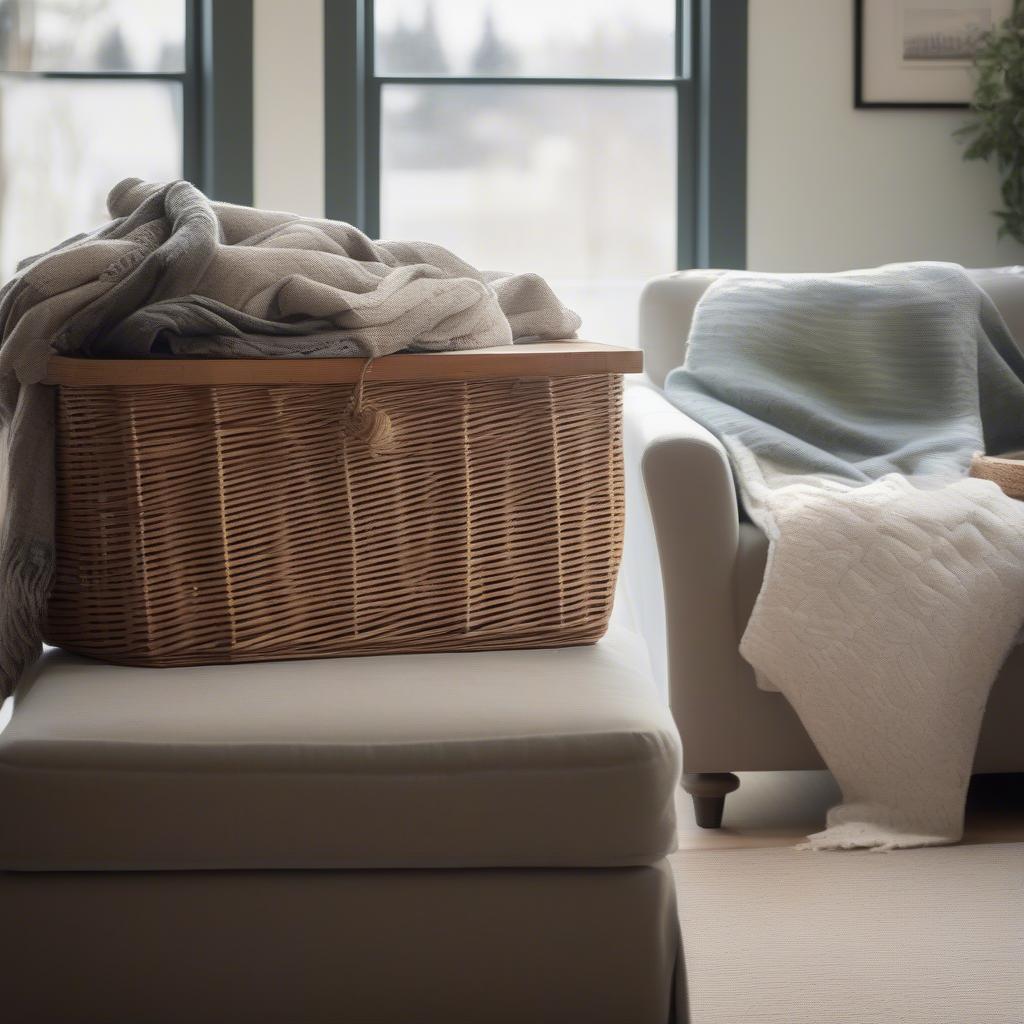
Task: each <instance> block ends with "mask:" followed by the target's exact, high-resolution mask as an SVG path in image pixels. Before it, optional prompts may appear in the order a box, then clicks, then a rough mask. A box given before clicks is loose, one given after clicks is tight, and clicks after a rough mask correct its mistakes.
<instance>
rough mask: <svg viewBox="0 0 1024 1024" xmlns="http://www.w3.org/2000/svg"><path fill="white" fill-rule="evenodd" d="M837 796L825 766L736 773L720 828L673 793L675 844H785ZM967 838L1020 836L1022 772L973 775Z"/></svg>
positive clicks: (815, 826)
mask: <svg viewBox="0 0 1024 1024" xmlns="http://www.w3.org/2000/svg"><path fill="white" fill-rule="evenodd" d="M838 800H839V790H838V789H837V788H836V785H835V783H834V782H833V780H832V777H831V776H830V775H829V774H828V773H827V772H757V773H752V774H743V775H740V788H739V789H738V790H736V792H735V793H731V794H730V795H729V796H728V797H727V798H726V801H725V818H724V821H723V823H722V828H721V829H702V828H699V827H698V826H697V823H696V822H695V821H694V819H693V804H692V802H691V801H690V799H689V797H687V796H686V794H685V793H682V792H681V793H680V799H679V848H680V849H681V850H715V849H755V848H758V847H769V846H790V845H792V844H794V843H796V842H798V841H799V840H800V839H801V838H802V837H803V836H805V835H806V834H807V833H808V832H815V831H817V830H819V829H821V828H822V827H824V823H825V812H826V811H827V810H828V808H829V807H830V806H832V804H834V803H836V802H837V801H838ZM964 842H967V843H1019V842H1024V775H981V776H977V777H975V779H974V781H973V783H972V785H971V792H970V795H969V797H968V806H967V827H966V832H965V836H964Z"/></svg>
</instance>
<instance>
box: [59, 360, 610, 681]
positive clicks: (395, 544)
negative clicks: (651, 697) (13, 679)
mask: <svg viewBox="0 0 1024 1024" xmlns="http://www.w3.org/2000/svg"><path fill="white" fill-rule="evenodd" d="M446 365H449V364H446ZM352 398H353V387H352V385H350V384H347V385H346V384H333V385H329V386H320V385H315V384H291V383H289V384H281V385H265V384H254V385H246V384H237V385H234V384H228V385H213V386H178V387H161V386H155V385H141V386H111V387H103V386H84V387H77V386H72V385H67V384H64V385H62V386H61V387H60V394H59V402H58V409H59V412H58V448H57V465H58V515H57V519H58V522H57V544H58V559H57V561H58V567H57V581H56V586H55V589H54V592H53V595H52V597H51V600H50V606H49V626H48V634H47V635H48V641H49V642H50V643H53V644H57V645H60V646H62V647H65V648H68V649H70V650H73V651H77V652H80V653H84V654H89V655H94V656H97V657H101V658H104V659H107V660H110V661H115V662H122V663H128V664H137V665H153V666H171V665H187V664H202V663H219V662H242V661H256V660H264V659H276V658H294V657H327V656H337V655H356V654H378V653H395V652H414V651H415V652H422V651H455V650H482V649H488V648H508V647H539V646H558V645H567V644H578V643H589V642H593V641H595V640H597V639H598V638H599V637H600V636H601V635H602V634H603V633H604V631H605V629H606V626H607V622H608V617H609V614H610V610H611V604H612V596H613V591H614V587H615V578H616V573H617V570H618V565H619V557H620V551H621V543H622V531H623V518H624V508H623V493H622V490H623V480H622V451H621V438H620V433H621V431H620V426H621V376H619V375H617V374H613V373H598V374H586V375H583V376H564V377H546V378H544V377H542V378H529V379H523V378H515V377H505V378H500V379H491V380H488V379H479V380H462V381H458V380H455V381H447V380H429V381H422V382H399V383H385V382H379V383H373V382H368V383H367V384H366V389H365V395H364V401H365V403H366V404H367V406H368V407H371V408H372V407H376V408H378V409H380V410H383V411H384V412H386V414H387V416H388V417H389V418H390V423H391V433H390V437H389V440H388V442H387V444H386V445H384V447H383V448H382V449H380V450H377V449H375V448H374V446H373V445H370V444H368V443H367V442H366V440H365V439H360V438H358V437H354V436H353V434H352V430H351V426H352V423H351V416H350V415H348V413H349V412H350V411H351V399H352Z"/></svg>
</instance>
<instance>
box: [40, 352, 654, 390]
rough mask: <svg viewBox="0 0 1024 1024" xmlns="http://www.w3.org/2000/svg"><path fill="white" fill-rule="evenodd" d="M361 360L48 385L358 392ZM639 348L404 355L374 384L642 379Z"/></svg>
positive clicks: (116, 374) (80, 363) (117, 374)
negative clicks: (345, 387) (344, 387)
mask: <svg viewBox="0 0 1024 1024" xmlns="http://www.w3.org/2000/svg"><path fill="white" fill-rule="evenodd" d="M364 362H365V360H363V359H351V358H349V359H317V358H310V359H75V358H70V357H68V356H51V358H50V362H49V364H48V366H47V373H46V378H45V380H44V383H46V384H68V385H73V386H75V387H90V386H91V387H126V386H130V385H149V384H155V385H161V384H162V385H168V386H174V385H179V386H181V385H186V386H187V385H210V384H354V383H355V382H356V381H357V380H358V379H359V374H360V371H361V370H362V368H363V364H364ZM643 366H644V361H643V353H642V352H641V351H640V349H637V348H621V347H618V346H614V345H599V344H597V343H596V342H592V341H545V342H538V343H536V344H524V345H502V346H501V347H499V348H478V349H472V350H470V351H467V352H424V353H418V352H417V353H410V352H403V353H400V354H398V355H394V356H382V357H381V358H380V359H375V360H374V361H373V364H372V365H371V366H370V368H369V370H367V373H366V380H367V381H368V382H372V381H377V382H389V383H390V382H398V381H424V380H484V379H487V380H493V379H495V378H499V377H579V376H584V375H590V374H619V373H640V372H641V371H642V370H643Z"/></svg>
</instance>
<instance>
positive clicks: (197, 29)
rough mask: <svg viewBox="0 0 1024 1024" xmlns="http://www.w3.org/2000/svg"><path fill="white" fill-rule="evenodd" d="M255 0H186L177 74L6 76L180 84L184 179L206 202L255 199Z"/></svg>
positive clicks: (26, 73) (23, 73)
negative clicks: (181, 61) (182, 59)
mask: <svg viewBox="0 0 1024 1024" xmlns="http://www.w3.org/2000/svg"><path fill="white" fill-rule="evenodd" d="M252 5H253V0H185V46H184V56H185V66H184V68H183V69H182V70H181V71H7V72H3V74H5V75H10V76H12V77H19V78H24V79H26V80H27V79H33V78H35V79H39V80H56V81H107V82H118V81H122V82H127V81H155V82H178V83H179V84H180V86H181V129H182V138H181V165H182V166H181V170H182V177H183V178H184V179H185V180H186V181H191V182H192V183H193V184H195V185H196V186H197V187H199V188H200V189H202V190H203V191H204V192H205V193H206V194H207V195H208V196H209V197H210V198H211V199H220V200H223V201H225V202H232V203H241V204H246V205H248V204H251V203H252V201H253V99H252V94H253V89H252V46H253V6H252Z"/></svg>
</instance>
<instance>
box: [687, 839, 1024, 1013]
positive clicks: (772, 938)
mask: <svg viewBox="0 0 1024 1024" xmlns="http://www.w3.org/2000/svg"><path fill="white" fill-rule="evenodd" d="M672 862H673V867H674V869H675V873H676V887H677V890H678V894H679V908H680V917H681V919H682V930H683V943H684V949H685V952H686V960H687V979H688V985H689V1000H690V1013H691V1022H692V1024H762V1022H771V1024H805V1022H806V1024H833V1022H835V1024H869V1022H870V1024H1024V844H1018V843H1002V844H1000V843H994V844H981V845H967V846H956V847H943V848H936V849H926V850H908V851H902V852H899V853H892V854H879V853H868V852H864V853H860V852H858V853H842V854H835V853H800V852H797V851H795V850H792V849H789V848H765V849H703V850H702V849H698V850H693V849H684V850H681V851H680V852H679V853H677V854H675V855H674V856H673V858H672Z"/></svg>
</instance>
